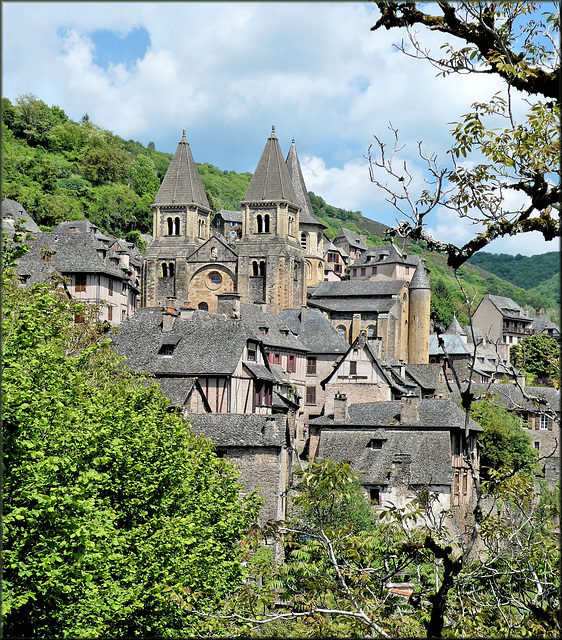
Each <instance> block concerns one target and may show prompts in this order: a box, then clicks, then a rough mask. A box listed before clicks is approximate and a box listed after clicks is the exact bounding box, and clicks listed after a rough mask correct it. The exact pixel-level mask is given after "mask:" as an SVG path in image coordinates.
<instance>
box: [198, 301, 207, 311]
mask: <svg viewBox="0 0 562 640" xmlns="http://www.w3.org/2000/svg"><path fill="white" fill-rule="evenodd" d="M197 308H198V309H199V311H209V305H208V304H207V303H206V302H200V303H199V306H198V307H197Z"/></svg>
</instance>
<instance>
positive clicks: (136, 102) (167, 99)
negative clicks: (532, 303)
mask: <svg viewBox="0 0 562 640" xmlns="http://www.w3.org/2000/svg"><path fill="white" fill-rule="evenodd" d="M378 15H379V14H378V9H377V8H376V6H375V5H374V4H373V3H362V2H355V1H352V2H328V3H323V2H264V3H262V2H217V3H213V2H33V3H28V2H19V1H18V2H9V1H8V2H6V1H4V2H2V85H3V86H2V95H3V97H6V98H9V99H10V100H11V101H12V102H15V100H16V98H17V97H18V96H21V95H24V94H29V93H32V94H35V95H36V96H37V97H38V98H40V99H41V100H43V101H45V102H46V103H47V104H48V105H55V104H56V105H58V106H59V107H61V108H62V109H64V111H65V112H66V113H67V115H68V116H69V117H70V118H71V119H72V120H76V121H79V120H80V119H81V118H82V116H83V115H84V114H86V113H87V114H88V115H89V117H90V120H91V121H92V122H94V123H95V124H97V125H99V126H100V127H102V128H104V129H109V130H110V131H113V132H114V133H115V134H116V135H118V136H120V137H122V138H125V139H127V140H128V139H132V140H136V141H139V142H141V143H142V144H143V145H145V146H146V145H147V144H148V143H149V142H154V144H155V147H156V149H157V150H158V151H165V152H169V153H173V152H174V151H175V149H176V147H177V143H178V142H179V140H180V138H181V135H182V131H183V130H184V129H185V130H186V136H187V139H188V141H189V143H190V146H191V150H192V152H193V156H194V158H195V161H196V162H200V163H203V162H209V163H211V164H213V165H215V166H217V167H219V168H220V169H222V170H225V171H236V172H246V171H249V172H253V171H254V170H255V168H256V165H257V163H258V160H259V158H260V155H261V152H262V150H263V148H264V146H265V143H266V140H267V138H268V136H269V134H270V132H271V128H272V125H274V126H275V132H276V135H277V137H278V139H279V142H280V145H281V149H282V150H283V152H284V154H285V155H286V154H287V153H288V151H289V147H290V145H291V141H292V140H293V139H294V140H295V144H296V148H297V152H298V155H299V159H300V162H301V167H302V171H303V175H304V179H305V182H306V185H307V188H308V190H309V191H313V192H314V193H315V194H316V195H319V196H321V197H322V198H324V200H325V201H326V202H328V203H329V204H331V205H334V206H337V207H341V208H344V209H349V210H353V211H361V213H362V214H363V215H364V216H366V217H368V218H371V219H373V220H377V221H378V222H381V223H383V224H387V225H389V226H393V225H395V224H396V222H397V220H399V219H401V218H402V217H403V216H401V215H400V214H399V212H397V211H396V210H395V209H394V207H393V206H392V205H391V204H390V203H388V202H387V201H386V199H385V198H386V194H385V193H384V192H383V191H382V190H381V189H379V188H378V187H376V186H375V185H374V184H373V183H372V182H371V181H370V178H369V165H368V161H367V159H366V158H365V156H366V155H368V150H369V146H370V145H371V144H372V143H374V142H375V139H374V137H373V136H375V135H376V136H378V137H380V138H381V139H383V141H384V142H385V143H386V144H387V145H388V146H387V148H388V149H390V148H391V147H392V143H393V135H392V132H391V131H390V129H389V125H392V126H393V127H394V128H395V129H397V130H398V132H399V141H400V145H404V148H403V150H402V151H401V152H400V155H399V161H400V163H401V162H403V161H406V162H407V163H408V167H409V168H410V171H411V173H412V176H413V179H414V183H413V184H414V185H416V186H418V188H419V187H421V186H422V185H423V176H424V172H423V167H422V165H421V163H420V162H419V159H418V157H417V151H418V142H421V143H422V145H423V148H424V149H427V151H428V152H430V153H435V154H437V159H438V161H440V162H442V163H445V162H446V151H447V149H448V146H449V144H450V130H451V129H452V126H453V125H452V124H451V123H453V122H458V121H459V120H460V119H461V116H462V115H463V114H465V113H467V112H468V110H469V109H470V105H471V104H472V103H473V102H475V101H477V100H479V101H486V100H488V99H489V98H490V97H491V96H492V95H493V94H494V93H495V92H496V91H499V90H501V88H502V85H501V83H500V81H499V80H497V79H495V78H493V77H491V76H482V75H478V76H473V75H472V76H470V75H468V76H467V75H464V76H454V77H453V76H449V77H447V78H443V77H439V76H438V75H437V70H436V69H435V68H433V67H432V66H431V65H429V64H428V63H426V62H423V61H417V60H413V59H411V58H408V57H407V56H405V55H404V54H403V53H401V52H399V51H397V49H396V48H395V47H393V43H397V42H400V40H401V39H402V38H403V37H404V34H402V33H401V32H399V31H398V30H390V31H386V30H378V31H376V32H372V31H371V26H372V25H374V24H375V22H376V20H377V18H378ZM420 35H422V36H423V42H424V45H426V46H428V47H429V48H431V50H432V51H434V52H436V53H437V52H439V48H440V46H441V45H443V44H444V42H445V41H446V40H447V39H446V38H445V37H444V36H442V35H440V34H437V33H431V32H429V31H426V30H424V31H423V33H421V29H420ZM381 177H382V176H381ZM427 231H428V232H429V233H430V234H432V235H434V236H435V237H436V238H437V239H439V240H442V241H446V242H453V243H455V244H457V245H459V244H463V243H464V242H466V241H468V240H469V239H470V238H471V237H472V236H473V235H474V233H475V231H477V228H476V227H474V226H473V225H472V224H470V223H469V222H468V221H467V220H461V219H458V218H456V217H455V216H454V215H453V214H452V213H451V212H448V211H445V210H440V211H437V212H435V213H434V214H432V216H431V217H430V218H429V219H428V227H427ZM486 250H487V251H491V252H495V253H509V254H517V253H521V254H523V255H534V254H538V253H544V252H545V251H557V250H559V243H558V242H557V241H553V242H550V243H546V242H544V241H543V240H542V239H541V237H540V235H539V234H538V233H532V234H525V235H524V236H514V237H512V238H504V239H500V240H496V241H494V242H493V243H492V244H491V245H489V246H488V247H487V248H486Z"/></svg>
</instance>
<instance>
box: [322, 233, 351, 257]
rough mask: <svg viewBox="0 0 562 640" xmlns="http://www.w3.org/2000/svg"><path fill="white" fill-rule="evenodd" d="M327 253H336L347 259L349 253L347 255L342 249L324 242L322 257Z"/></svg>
mask: <svg viewBox="0 0 562 640" xmlns="http://www.w3.org/2000/svg"><path fill="white" fill-rule="evenodd" d="M324 237H326V236H324ZM328 251H332V252H337V253H339V254H340V255H341V256H343V257H344V258H349V253H347V251H346V250H345V249H344V248H343V247H336V245H335V244H333V243H332V242H330V241H328V242H324V256H326V254H327V253H328Z"/></svg>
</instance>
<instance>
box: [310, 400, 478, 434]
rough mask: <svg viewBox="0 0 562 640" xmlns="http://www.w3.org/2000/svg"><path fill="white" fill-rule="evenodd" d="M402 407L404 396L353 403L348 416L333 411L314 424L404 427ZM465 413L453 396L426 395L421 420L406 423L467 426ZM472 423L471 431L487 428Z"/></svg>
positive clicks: (418, 426)
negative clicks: (337, 415)
mask: <svg viewBox="0 0 562 640" xmlns="http://www.w3.org/2000/svg"><path fill="white" fill-rule="evenodd" d="M400 411H401V401H400V400H391V401H384V402H369V403H365V404H352V405H350V406H349V412H348V418H347V420H342V421H338V422H336V421H334V417H333V415H332V414H330V415H328V416H321V417H320V418H315V419H314V420H311V421H310V424H312V425H328V426H329V425H331V426H334V427H335V426H340V427H354V426H364V427H367V426H368V427H394V426H396V427H400ZM465 416H466V414H465V412H464V411H463V410H462V409H461V408H460V407H459V406H458V405H457V404H456V403H455V402H453V400H450V399H449V398H422V399H420V401H419V421H418V422H417V423H416V424H415V425H405V428H412V427H416V428H417V429H422V428H426V429H427V428H431V429H451V428H459V429H464V423H465ZM469 426H470V430H471V431H478V432H479V431H483V429H482V427H481V426H480V425H479V424H477V423H476V422H475V421H474V420H472V418H470V419H469ZM400 428H402V427H400Z"/></svg>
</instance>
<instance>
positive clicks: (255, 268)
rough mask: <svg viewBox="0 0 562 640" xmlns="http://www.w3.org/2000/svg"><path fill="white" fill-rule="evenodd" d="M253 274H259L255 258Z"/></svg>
mask: <svg viewBox="0 0 562 640" xmlns="http://www.w3.org/2000/svg"><path fill="white" fill-rule="evenodd" d="M252 275H253V276H257V275H258V263H257V262H256V261H255V260H254V262H252Z"/></svg>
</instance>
